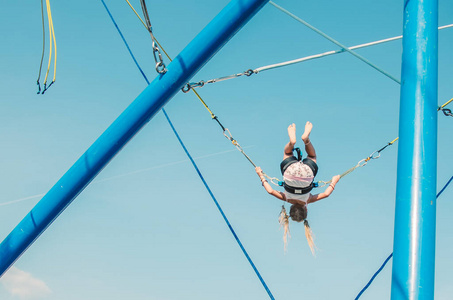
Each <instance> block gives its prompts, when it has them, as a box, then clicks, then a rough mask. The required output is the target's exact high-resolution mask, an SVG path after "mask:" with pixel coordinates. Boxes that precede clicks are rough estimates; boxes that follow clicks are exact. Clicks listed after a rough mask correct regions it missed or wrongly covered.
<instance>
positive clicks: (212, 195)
mask: <svg viewBox="0 0 453 300" xmlns="http://www.w3.org/2000/svg"><path fill="white" fill-rule="evenodd" d="M126 1H127V2H128V4H129V6H130V7H131V8H132V9H133V7H132V5H131V4H130V3H129V1H128V0H126ZM141 1H142V0H141ZM143 1H144V0H143ZM101 2H102V4H103V5H104V7H105V9H106V11H107V13H108V14H109V16H110V19H111V20H112V22H113V24H114V25H115V27H116V29H117V31H118V33H119V34H120V36H121V38H122V40H123V42H124V44H125V45H126V47H127V49H128V51H129V54H130V55H131V57H132V59H133V60H134V62H135V65H136V66H137V68H138V69H139V70H140V72H141V74H142V76H143V78H144V79H145V81H146V83H147V84H148V85H149V80H148V78H147V77H146V75H145V73H144V72H143V70H142V68H141V67H140V65H139V64H138V62H137V60H136V59H135V56H134V54H133V53H132V51H131V49H130V47H129V45H128V43H127V41H126V39H125V38H124V36H123V34H122V33H121V31H120V29H119V27H118V25H117V24H116V21H115V19H114V18H113V16H112V14H111V13H110V11H109V9H108V8H107V5H106V4H105V2H104V0H101ZM134 11H135V10H134ZM137 16H138V14H137ZM159 46H160V45H159ZM164 52H165V51H164ZM165 54H166V52H165ZM166 55H167V56H168V54H166ZM168 58H169V59H170V57H168ZM170 60H171V59H170ZM156 71H157V72H158V73H160V72H159V70H158V69H157V67H156ZM197 95H198V94H197ZM206 107H207V105H206ZM162 112H163V113H164V115H165V118H166V119H167V121H168V123H169V125H170V127H171V129H172V130H173V133H174V134H175V136H176V138H177V139H178V142H179V143H180V145H181V147H182V148H183V150H184V152H185V153H186V155H187V156H188V158H189V159H190V161H191V163H192V165H193V167H194V168H195V170H196V172H197V174H198V176H199V177H200V179H201V181H202V182H203V184H204V186H205V188H206V190H207V191H208V193H209V195H210V196H211V198H212V199H213V201H214V203H215V205H216V207H217V209H218V210H219V212H220V214H221V215H222V217H223V219H224V221H225V223H226V224H227V226H228V228H229V229H230V232H231V233H232V234H233V236H234V238H235V239H236V242H237V243H238V245H239V247H240V248H241V250H242V252H243V254H244V255H245V257H246V258H247V261H248V262H249V264H250V266H251V267H252V269H253V270H254V271H255V274H256V275H257V277H258V279H259V280H260V282H261V284H262V285H263V287H264V289H265V290H266V292H267V294H268V296H269V298H270V299H271V300H275V298H274V296H273V295H272V292H271V291H270V289H269V287H268V286H267V284H266V282H265V281H264V279H263V277H262V276H261V274H260V273H259V271H258V269H257V268H256V266H255V264H254V263H253V261H252V259H251V258H250V256H249V254H248V253H247V251H246V250H245V248H244V246H243V245H242V243H241V241H240V239H239V237H238V236H237V234H236V232H235V231H234V229H233V227H232V226H231V224H230V222H229V220H228V218H227V217H226V215H225V213H224V212H223V210H222V208H221V206H220V204H219V203H218V201H217V199H216V198H215V196H214V194H213V193H212V191H211V189H210V187H209V185H208V184H207V182H206V180H205V179H204V177H203V175H202V174H201V172H200V170H199V168H198V166H197V164H196V163H195V161H194V159H193V158H192V156H191V154H190V153H189V151H188V150H187V148H186V146H185V145H184V143H183V141H182V140H181V138H180V136H179V134H178V132H177V131H176V128H175V127H174V126H173V123H172V122H171V120H170V117H169V116H168V114H167V112H166V111H165V109H164V108H162ZM211 114H212V113H211ZM212 115H213V114H212ZM219 124H220V122H219Z"/></svg>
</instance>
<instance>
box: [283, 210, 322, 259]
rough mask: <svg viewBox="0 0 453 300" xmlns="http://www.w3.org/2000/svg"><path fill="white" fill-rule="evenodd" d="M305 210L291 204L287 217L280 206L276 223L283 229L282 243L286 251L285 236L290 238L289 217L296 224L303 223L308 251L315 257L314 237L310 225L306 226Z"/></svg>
mask: <svg viewBox="0 0 453 300" xmlns="http://www.w3.org/2000/svg"><path fill="white" fill-rule="evenodd" d="M307 213H308V212H307V208H306V207H305V206H304V205H300V204H293V205H291V208H290V210H289V216H288V214H287V213H286V209H285V207H284V206H283V205H282V210H281V212H280V216H279V218H278V222H279V223H280V226H282V227H283V229H284V232H283V242H284V247H285V251H286V246H287V243H288V240H287V236H289V237H291V235H290V234H289V217H290V216H291V219H292V220H293V221H296V222H302V221H304V227H305V237H306V238H307V242H308V246H309V247H310V251H311V253H312V254H313V256H314V255H315V248H316V246H315V242H314V235H313V232H312V231H311V228H310V225H309V224H308V221H307Z"/></svg>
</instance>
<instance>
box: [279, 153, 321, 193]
mask: <svg viewBox="0 0 453 300" xmlns="http://www.w3.org/2000/svg"><path fill="white" fill-rule="evenodd" d="M294 150H295V151H296V152H297V158H296V157H295V156H291V157H288V158H286V159H285V160H284V161H282V163H281V164H280V170H281V171H282V175H283V174H284V173H285V171H286V169H288V167H289V166H290V165H292V164H294V163H296V162H299V161H301V160H302V155H301V153H300V148H294ZM302 163H304V164H306V165H308V166H309V167H310V169H311V170H312V171H313V177H314V176H316V174H317V173H318V165H317V164H316V163H315V162H314V161H312V160H311V159H309V158H305V159H304V160H302ZM315 186H316V184H314V183H313V181H312V182H311V183H310V185H309V186H307V187H303V188H301V187H293V186H290V185H288V184H286V182H283V187H284V188H285V191H287V192H288V193H291V194H299V195H303V194H308V193H309V192H310V191H311V190H312V189H313V188H314V187H315Z"/></svg>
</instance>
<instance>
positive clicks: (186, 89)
mask: <svg viewBox="0 0 453 300" xmlns="http://www.w3.org/2000/svg"><path fill="white" fill-rule="evenodd" d="M190 89H191V86H190V83H186V84H185V85H184V86H183V87H182V88H181V91H182V92H183V93H188V92H189V91H190Z"/></svg>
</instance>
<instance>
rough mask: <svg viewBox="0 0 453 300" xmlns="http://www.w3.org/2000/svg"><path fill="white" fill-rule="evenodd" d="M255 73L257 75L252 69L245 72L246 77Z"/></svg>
mask: <svg viewBox="0 0 453 300" xmlns="http://www.w3.org/2000/svg"><path fill="white" fill-rule="evenodd" d="M253 73H255V72H253V70H252V69H248V70H247V71H245V72H244V75H246V76H251V75H252V74H253Z"/></svg>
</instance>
